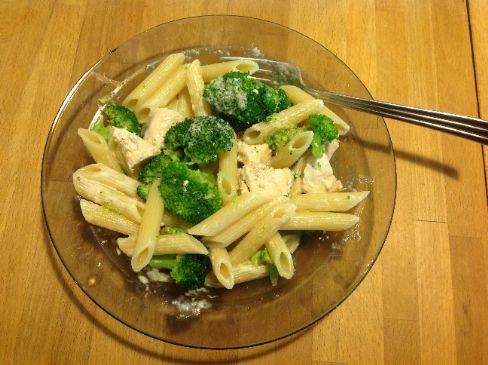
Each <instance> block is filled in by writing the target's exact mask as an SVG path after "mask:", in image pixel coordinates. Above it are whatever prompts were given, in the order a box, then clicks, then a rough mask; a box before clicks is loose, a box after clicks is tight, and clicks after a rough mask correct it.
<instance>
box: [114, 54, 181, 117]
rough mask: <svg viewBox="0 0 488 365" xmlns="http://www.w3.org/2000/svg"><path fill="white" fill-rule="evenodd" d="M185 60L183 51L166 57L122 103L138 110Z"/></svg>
mask: <svg viewBox="0 0 488 365" xmlns="http://www.w3.org/2000/svg"><path fill="white" fill-rule="evenodd" d="M184 61H185V55H184V54H183V53H175V54H171V55H169V56H168V57H166V58H165V59H164V60H163V61H162V62H161V63H160V64H159V65H158V67H156V68H155V69H154V70H153V71H152V72H151V73H150V74H149V75H148V76H147V77H146V78H145V79H144V80H143V81H142V82H141V83H140V84H139V85H137V86H136V88H135V89H134V90H132V92H131V93H130V94H129V95H127V97H126V98H125V99H124V102H123V104H124V105H125V106H126V107H128V108H130V109H134V110H138V109H139V107H140V105H141V103H143V102H144V101H145V100H147V99H148V98H149V97H150V96H152V95H153V94H154V93H155V92H156V90H158V89H159V88H160V87H161V85H162V84H163V83H164V82H165V81H166V80H168V78H169V76H170V75H172V74H173V73H174V72H175V71H176V70H177V69H178V68H179V67H180V66H181V65H182V64H183V62H184Z"/></svg>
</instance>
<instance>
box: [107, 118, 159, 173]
mask: <svg viewBox="0 0 488 365" xmlns="http://www.w3.org/2000/svg"><path fill="white" fill-rule="evenodd" d="M112 143H113V144H114V147H115V152H116V154H117V157H118V158H119V160H120V162H121V163H122V164H123V165H124V169H125V170H126V171H127V172H128V173H131V174H133V173H134V172H135V171H136V170H137V168H138V166H139V165H140V164H141V163H142V162H144V161H146V160H148V159H150V158H151V157H154V156H156V155H158V154H159V153H160V149H159V147H156V146H154V145H152V144H150V143H149V142H146V141H145V140H143V139H142V138H141V137H139V136H137V135H136V134H134V133H131V132H129V131H128V130H126V129H123V128H115V127H113V128H112Z"/></svg>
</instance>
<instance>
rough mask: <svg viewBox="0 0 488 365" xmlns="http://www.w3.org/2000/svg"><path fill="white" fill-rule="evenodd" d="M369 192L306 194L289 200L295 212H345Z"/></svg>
mask: <svg viewBox="0 0 488 365" xmlns="http://www.w3.org/2000/svg"><path fill="white" fill-rule="evenodd" d="M368 194H369V191H358V192H340V193H307V194H300V195H295V196H293V197H292V198H291V200H292V202H293V203H294V204H296V206H297V211H302V210H307V211H314V212H346V211H348V210H349V209H351V208H354V207H355V206H356V205H358V204H359V203H360V202H361V201H363V200H364V199H365V198H366V197H367V196H368Z"/></svg>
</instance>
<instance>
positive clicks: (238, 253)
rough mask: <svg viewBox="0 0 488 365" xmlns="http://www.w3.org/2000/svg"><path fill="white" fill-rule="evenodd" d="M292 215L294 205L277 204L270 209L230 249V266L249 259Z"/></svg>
mask: <svg viewBox="0 0 488 365" xmlns="http://www.w3.org/2000/svg"><path fill="white" fill-rule="evenodd" d="M294 214H295V205H294V204H292V203H283V204H278V205H276V206H274V207H273V208H271V210H270V211H269V213H268V214H266V216H265V217H264V218H263V219H261V220H260V221H259V222H257V223H256V225H255V226H254V227H253V228H252V229H251V230H250V231H249V233H248V234H247V235H246V236H245V237H244V238H243V239H242V240H241V241H240V242H239V243H238V244H237V245H236V246H235V247H234V248H233V249H232V251H231V252H230V254H229V255H230V261H231V262H232V264H233V265H237V264H240V263H241V262H243V261H245V260H247V259H248V258H250V257H251V256H252V255H253V254H254V253H255V252H256V251H257V250H259V249H260V248H261V246H262V245H264V243H265V242H266V241H268V240H269V239H270V238H271V237H272V236H273V235H274V234H275V233H277V232H278V230H279V229H280V227H281V226H283V224H285V223H286V222H287V221H288V220H289V219H290V218H291V217H292V216H293V215H294Z"/></svg>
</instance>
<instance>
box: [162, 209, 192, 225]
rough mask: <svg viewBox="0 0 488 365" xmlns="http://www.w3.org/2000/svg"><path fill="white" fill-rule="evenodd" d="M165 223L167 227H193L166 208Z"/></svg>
mask: <svg viewBox="0 0 488 365" xmlns="http://www.w3.org/2000/svg"><path fill="white" fill-rule="evenodd" d="M163 224H164V225H165V226H167V227H182V228H188V227H191V224H190V223H188V222H187V221H185V220H183V219H181V218H179V217H177V216H175V215H173V214H171V213H170V212H168V211H166V210H165V211H164V213H163Z"/></svg>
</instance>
